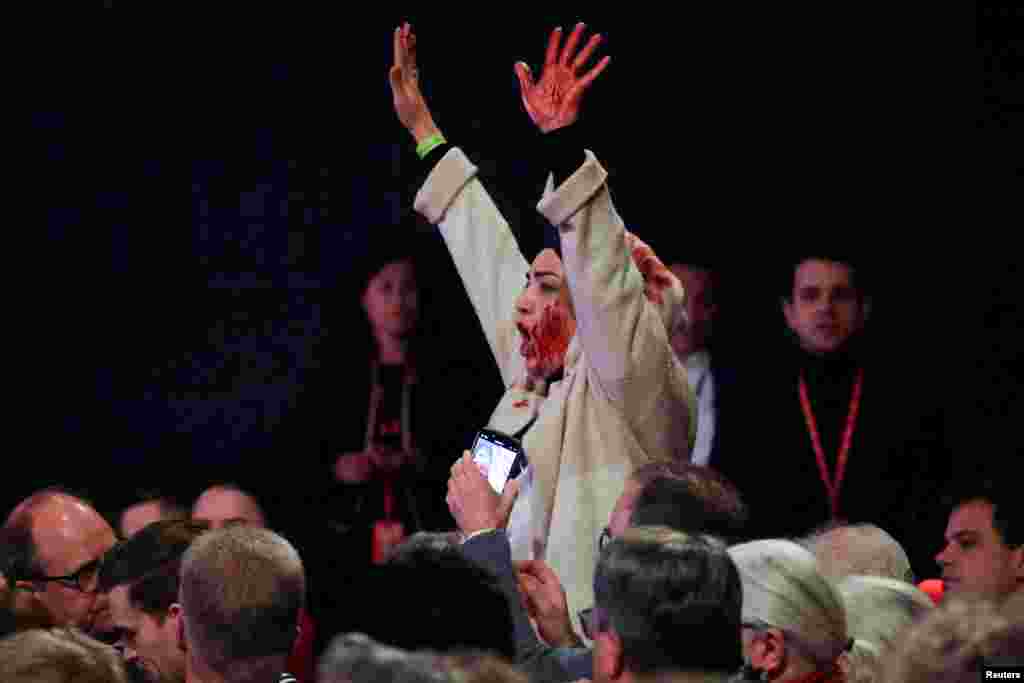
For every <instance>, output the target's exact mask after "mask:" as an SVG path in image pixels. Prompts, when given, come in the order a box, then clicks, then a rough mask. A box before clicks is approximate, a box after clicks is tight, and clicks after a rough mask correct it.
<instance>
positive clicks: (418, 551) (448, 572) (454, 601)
mask: <svg viewBox="0 0 1024 683" xmlns="http://www.w3.org/2000/svg"><path fill="white" fill-rule="evenodd" d="M367 594H368V595H376V596H378V597H377V600H378V601H380V602H386V603H387V604H389V605H401V607H402V610H401V613H400V614H396V613H395V612H393V611H391V610H380V609H374V610H373V611H372V613H367V614H366V615H365V621H364V622H363V623H362V624H361V626H360V628H361V630H363V631H365V632H366V633H368V634H369V635H370V636H372V637H374V638H376V639H377V640H379V641H380V642H382V643H386V644H388V645H391V646H394V647H399V648H402V649H404V650H410V651H414V650H433V651H435V652H450V651H453V650H480V651H487V652H494V653H497V654H499V655H501V656H503V657H507V658H509V659H512V658H513V657H515V640H514V635H513V629H512V617H511V613H510V611H509V605H508V599H507V598H506V597H505V594H504V593H503V592H502V590H501V587H500V585H499V583H498V580H497V578H496V577H495V576H494V575H493V574H492V573H491V572H489V571H488V570H486V569H484V568H483V567H480V566H478V565H476V564H474V563H473V562H471V561H470V560H468V559H467V558H466V557H465V556H463V555H462V552H461V551H460V550H459V548H458V546H456V545H454V544H452V543H451V539H450V538H449V537H447V536H446V535H443V534H429V535H422V536H421V535H417V536H415V537H414V538H412V539H410V540H409V541H406V543H405V544H403V546H400V547H399V548H398V549H396V552H395V553H394V555H393V558H392V560H391V561H390V562H389V563H388V564H387V565H385V566H384V567H381V568H380V570H379V571H377V572H375V574H374V577H373V582H372V584H371V585H368V586H367ZM378 604H379V603H378Z"/></svg>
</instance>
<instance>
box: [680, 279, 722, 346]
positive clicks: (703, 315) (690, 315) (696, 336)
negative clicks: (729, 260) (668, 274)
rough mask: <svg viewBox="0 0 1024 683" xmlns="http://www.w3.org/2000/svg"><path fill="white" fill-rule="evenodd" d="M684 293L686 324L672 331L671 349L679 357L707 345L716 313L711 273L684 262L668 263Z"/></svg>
mask: <svg viewBox="0 0 1024 683" xmlns="http://www.w3.org/2000/svg"><path fill="white" fill-rule="evenodd" d="M669 270H671V271H672V272H673V273H674V274H675V276H676V277H677V278H679V281H680V282H681V283H682V284H683V290H684V291H685V292H686V299H685V307H686V318H687V321H688V322H687V324H685V325H682V326H680V327H678V328H677V329H676V331H675V332H673V333H672V348H673V349H675V352H676V355H677V356H679V358H680V360H685V359H686V358H687V357H688V356H689V355H691V354H693V353H696V352H698V351H701V350H703V349H704V348H706V347H707V344H708V339H709V338H710V337H711V323H712V321H713V320H714V318H715V314H716V313H717V312H718V309H717V307H716V306H715V304H714V302H713V298H712V288H711V285H712V278H711V273H710V272H708V271H707V270H703V269H701V268H695V267H693V266H688V265H686V264H684V263H673V264H672V265H671V266H669Z"/></svg>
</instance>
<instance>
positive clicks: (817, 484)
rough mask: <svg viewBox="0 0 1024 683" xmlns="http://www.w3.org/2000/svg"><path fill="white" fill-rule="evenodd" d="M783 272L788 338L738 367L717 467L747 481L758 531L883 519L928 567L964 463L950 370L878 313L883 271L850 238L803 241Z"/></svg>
mask: <svg viewBox="0 0 1024 683" xmlns="http://www.w3.org/2000/svg"><path fill="white" fill-rule="evenodd" d="M780 265H781V264H780ZM779 270H780V275H782V274H783V273H784V275H785V277H784V278H780V285H782V286H781V288H780V289H781V291H780V294H781V302H780V304H781V309H782V314H783V315H782V317H783V319H784V321H785V325H786V328H787V329H788V332H789V334H788V337H789V338H788V340H785V343H784V347H783V348H781V349H778V350H776V349H775V348H774V347H773V348H769V349H767V350H762V351H760V352H759V353H758V354H756V356H755V357H752V358H751V359H750V363H749V367H745V368H743V369H742V371H741V372H738V373H737V374H738V376H739V377H740V378H741V379H740V380H738V381H737V383H736V386H735V388H734V391H733V392H732V397H731V398H730V401H729V404H730V411H731V413H732V416H733V418H735V419H736V420H737V421H738V422H737V426H738V427H739V429H736V430H729V431H728V432H723V433H722V435H721V437H722V442H721V444H720V448H719V453H718V457H717V459H716V460H714V461H713V464H715V465H716V466H717V467H718V468H719V469H720V470H721V472H722V473H723V474H724V475H725V476H726V477H728V478H729V479H730V480H731V481H733V482H734V483H735V484H736V485H737V486H738V487H739V489H740V490H741V491H743V492H744V495H745V498H746V500H747V503H748V505H749V506H750V515H751V517H750V519H751V525H752V527H751V529H750V533H751V536H752V537H754V538H795V537H801V536H804V535H806V534H807V533H809V532H810V531H811V530H812V529H814V528H816V527H819V526H821V525H822V524H825V523H827V522H836V523H849V524H858V523H870V524H875V525H877V526H879V527H881V528H883V529H885V530H886V531H887V532H888V533H889V534H891V535H892V536H893V537H894V538H895V539H896V540H897V541H898V542H899V543H900V544H901V545H902V546H903V548H904V549H905V550H906V552H907V555H908V557H909V558H910V563H911V566H912V567H913V568H914V570H915V573H917V574H921V573H922V572H924V571H925V570H926V569H927V568H928V567H929V566H931V556H932V555H933V553H934V550H933V547H932V544H931V542H930V541H929V540H928V539H929V535H930V534H934V533H937V532H938V529H939V528H941V524H942V520H941V519H939V515H937V514H936V510H935V500H936V498H937V496H938V494H939V492H940V491H941V489H942V487H943V486H944V485H945V483H946V481H948V480H949V478H950V476H951V472H952V462H953V461H952V456H951V453H950V449H949V446H948V444H947V443H946V437H945V430H946V424H947V422H949V420H948V419H947V417H946V416H945V411H946V410H947V408H946V406H945V404H944V403H942V401H943V399H944V397H945V396H947V395H948V392H945V391H942V390H941V389H940V388H939V387H937V386H935V385H936V381H937V378H938V377H941V373H935V372H934V369H933V368H932V367H929V366H926V365H925V364H924V363H923V362H917V359H916V358H915V356H914V351H913V350H909V349H904V348H902V347H899V345H897V344H893V343H892V342H893V341H894V340H892V339H890V338H888V337H883V336H881V335H882V334H884V333H885V332H886V331H887V330H886V328H884V327H882V328H878V327H873V325H874V323H869V318H870V312H871V310H872V308H873V303H872V302H873V301H874V299H875V295H876V293H877V292H876V289H877V288H876V280H873V279H872V277H871V276H872V273H871V272H870V269H869V268H867V267H866V266H865V264H864V263H863V259H861V258H860V257H859V256H858V255H857V254H856V253H852V250H851V249H845V250H843V249H829V248H822V245H821V244H820V243H819V244H817V245H800V251H799V252H798V253H797V254H796V255H795V257H794V258H792V259H787V260H786V261H785V268H780V269H779ZM896 296H897V294H896V293H886V300H887V301H893V300H894V299H895V298H896ZM765 358H769V359H770V360H769V361H767V362H766V361H765V360H764V359H765ZM745 365H746V363H745ZM741 382H742V383H741Z"/></svg>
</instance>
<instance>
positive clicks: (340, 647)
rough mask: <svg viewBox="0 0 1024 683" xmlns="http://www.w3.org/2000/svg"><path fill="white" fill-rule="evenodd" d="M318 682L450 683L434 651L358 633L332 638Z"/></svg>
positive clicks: (320, 668)
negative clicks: (398, 645) (413, 650)
mask: <svg viewBox="0 0 1024 683" xmlns="http://www.w3.org/2000/svg"><path fill="white" fill-rule="evenodd" d="M317 681H319V683H451V679H450V678H449V676H448V675H447V674H446V673H445V671H444V669H443V668H442V666H441V663H440V661H439V660H438V658H437V656H436V655H432V654H428V653H409V652H406V651H405V650H399V649H397V648H393V647H388V646H387V645H381V644H380V643H378V642H376V641H374V640H373V639H372V638H370V637H368V636H366V635H363V634H361V633H345V634H342V635H339V636H336V637H335V638H334V640H332V641H331V644H330V646H329V647H328V648H327V651H326V652H325V653H324V655H323V656H322V657H321V658H320V664H319V669H318V675H317Z"/></svg>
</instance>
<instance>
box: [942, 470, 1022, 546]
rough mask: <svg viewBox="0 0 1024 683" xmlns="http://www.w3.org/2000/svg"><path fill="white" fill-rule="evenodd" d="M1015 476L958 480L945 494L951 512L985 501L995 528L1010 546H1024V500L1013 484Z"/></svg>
mask: <svg viewBox="0 0 1024 683" xmlns="http://www.w3.org/2000/svg"><path fill="white" fill-rule="evenodd" d="M1015 481H1017V479H1016V478H1015V477H1012V476H1009V475H1006V476H1004V477H999V478H996V477H994V476H991V475H988V476H985V475H982V476H976V477H969V478H967V479H960V480H957V481H956V482H955V483H954V484H953V485H952V488H951V490H950V492H949V493H948V494H947V495H946V497H945V501H946V503H947V505H948V507H950V509H953V508H957V507H959V506H961V505H964V504H965V503H970V502H971V501H975V500H982V501H985V502H986V503H989V504H990V505H991V506H992V526H993V528H995V530H996V532H998V534H999V538H1000V539H1001V540H1002V541H1003V543H1005V544H1006V545H1007V546H1009V547H1011V548H1016V547H1018V546H1020V545H1024V501H1022V500H1021V496H1020V493H1019V492H1018V491H1017V490H1016V488H1017V487H1016V486H1014V484H1013V482H1015Z"/></svg>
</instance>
